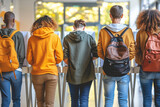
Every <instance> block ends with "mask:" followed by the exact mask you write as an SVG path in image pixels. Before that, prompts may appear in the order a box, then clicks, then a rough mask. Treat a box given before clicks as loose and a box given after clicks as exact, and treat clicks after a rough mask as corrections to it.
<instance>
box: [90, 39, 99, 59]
mask: <svg viewBox="0 0 160 107" xmlns="http://www.w3.org/2000/svg"><path fill="white" fill-rule="evenodd" d="M91 53H92V57H93V58H92V60H95V59H97V58H98V54H97V46H96V41H95V40H94V39H93V38H92V37H91Z"/></svg>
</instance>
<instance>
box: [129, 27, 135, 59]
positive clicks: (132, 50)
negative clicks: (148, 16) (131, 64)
mask: <svg viewBox="0 0 160 107" xmlns="http://www.w3.org/2000/svg"><path fill="white" fill-rule="evenodd" d="M129 30H130V33H131V36H130V37H129V39H128V40H129V42H130V43H129V59H130V60H132V59H133V58H134V56H135V54H136V50H135V40H134V36H133V32H132V30H131V29H129Z"/></svg>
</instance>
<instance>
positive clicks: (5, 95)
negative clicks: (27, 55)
mask: <svg viewBox="0 0 160 107" xmlns="http://www.w3.org/2000/svg"><path fill="white" fill-rule="evenodd" d="M15 74H16V77H17V79H15V76H14V73H13V72H3V73H2V76H3V80H2V78H1V76H0V90H1V95H2V104H1V107H9V105H10V102H11V95H10V86H11V89H12V100H13V107H20V106H21V104H20V96H21V85H22V72H20V71H15Z"/></svg>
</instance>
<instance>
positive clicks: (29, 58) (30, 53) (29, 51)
mask: <svg viewBox="0 0 160 107" xmlns="http://www.w3.org/2000/svg"><path fill="white" fill-rule="evenodd" d="M30 39H31V38H29V40H28V45H27V61H28V63H29V64H31V65H32V64H33V51H32V47H31V42H30Z"/></svg>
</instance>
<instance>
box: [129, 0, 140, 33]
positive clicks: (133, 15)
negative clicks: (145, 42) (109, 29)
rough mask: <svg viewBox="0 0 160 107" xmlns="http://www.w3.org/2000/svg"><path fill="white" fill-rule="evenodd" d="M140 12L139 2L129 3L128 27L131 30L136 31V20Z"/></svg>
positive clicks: (132, 1) (132, 0) (135, 0)
mask: <svg viewBox="0 0 160 107" xmlns="http://www.w3.org/2000/svg"><path fill="white" fill-rule="evenodd" d="M139 12H140V0H131V1H130V23H129V24H130V27H131V28H132V30H136V19H137V16H138V14H139Z"/></svg>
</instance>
